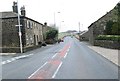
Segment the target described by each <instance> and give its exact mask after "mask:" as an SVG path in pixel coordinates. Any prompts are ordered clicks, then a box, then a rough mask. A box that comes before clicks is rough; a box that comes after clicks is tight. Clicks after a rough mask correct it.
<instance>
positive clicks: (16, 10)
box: [12, 1, 18, 13]
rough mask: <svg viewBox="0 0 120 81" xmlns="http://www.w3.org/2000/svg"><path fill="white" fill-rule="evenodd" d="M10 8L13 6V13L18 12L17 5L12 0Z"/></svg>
mask: <svg viewBox="0 0 120 81" xmlns="http://www.w3.org/2000/svg"><path fill="white" fill-rule="evenodd" d="M12 8H13V12H15V13H18V6H17V2H15V1H14V2H13V6H12Z"/></svg>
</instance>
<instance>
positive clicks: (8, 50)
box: [0, 45, 41, 53]
mask: <svg viewBox="0 0 120 81" xmlns="http://www.w3.org/2000/svg"><path fill="white" fill-rule="evenodd" d="M40 47H41V45H37V46H31V47H23V53H24V52H27V51H30V50H33V49H36V48H40ZM0 49H2V53H20V47H3V48H0Z"/></svg>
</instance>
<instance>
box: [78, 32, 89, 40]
mask: <svg viewBox="0 0 120 81" xmlns="http://www.w3.org/2000/svg"><path fill="white" fill-rule="evenodd" d="M79 39H80V41H88V40H89V32H88V31H83V32H81V33H80V34H79Z"/></svg>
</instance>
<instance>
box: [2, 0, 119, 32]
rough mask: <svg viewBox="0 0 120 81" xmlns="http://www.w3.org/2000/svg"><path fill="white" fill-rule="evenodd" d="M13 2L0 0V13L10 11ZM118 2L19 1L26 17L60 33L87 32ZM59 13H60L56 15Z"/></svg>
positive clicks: (80, 0) (106, 0) (109, 0)
mask: <svg viewBox="0 0 120 81" xmlns="http://www.w3.org/2000/svg"><path fill="white" fill-rule="evenodd" d="M13 1H16V0H0V12H2V11H12V5H13ZM118 2H119V0H19V7H21V6H22V5H25V8H26V13H27V15H26V16H27V17H29V18H32V19H34V20H37V21H39V22H41V23H44V22H47V23H48V25H49V24H54V13H55V21H56V25H57V26H59V29H60V31H66V30H78V29H79V28H78V26H79V25H78V22H80V23H81V28H80V29H81V30H87V28H88V26H89V25H90V24H91V23H92V22H94V21H96V20H97V19H98V18H100V17H102V16H103V15H104V14H106V12H108V11H110V10H111V9H113V8H114V7H115V5H116V4H117V3H118ZM58 12H60V13H58ZM61 21H64V22H61Z"/></svg>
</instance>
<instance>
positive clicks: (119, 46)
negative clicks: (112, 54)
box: [94, 40, 120, 49]
mask: <svg viewBox="0 0 120 81" xmlns="http://www.w3.org/2000/svg"><path fill="white" fill-rule="evenodd" d="M94 45H95V46H101V47H105V48H111V49H120V42H118V41H108V40H95V42H94Z"/></svg>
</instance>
